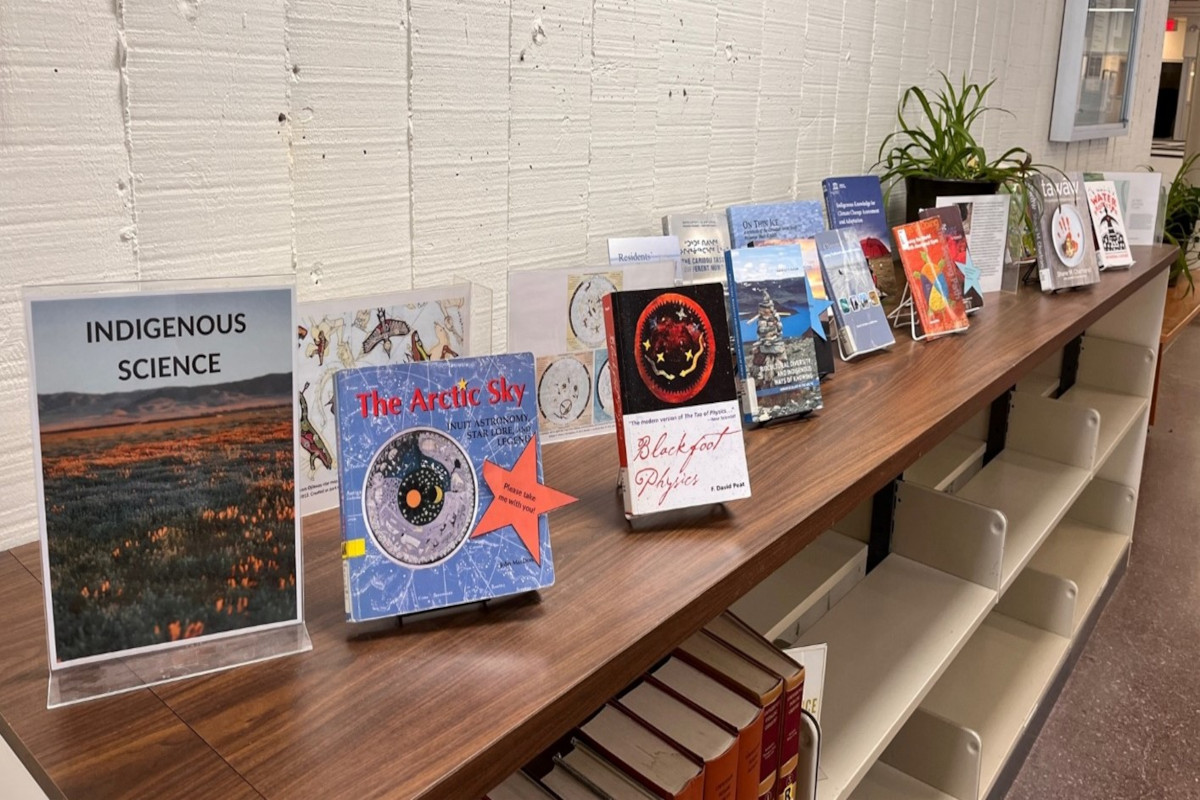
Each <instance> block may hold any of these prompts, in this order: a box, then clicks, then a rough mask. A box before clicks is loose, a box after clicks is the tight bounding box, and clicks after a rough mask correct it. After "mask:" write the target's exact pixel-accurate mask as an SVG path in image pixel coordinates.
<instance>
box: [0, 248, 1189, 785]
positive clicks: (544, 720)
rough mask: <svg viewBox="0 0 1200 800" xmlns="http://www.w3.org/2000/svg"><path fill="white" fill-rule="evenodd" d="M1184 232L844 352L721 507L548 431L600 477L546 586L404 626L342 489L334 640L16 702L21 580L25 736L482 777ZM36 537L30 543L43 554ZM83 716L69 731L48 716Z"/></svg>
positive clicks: (39, 648) (1079, 327) (26, 554)
mask: <svg viewBox="0 0 1200 800" xmlns="http://www.w3.org/2000/svg"><path fill="white" fill-rule="evenodd" d="M1173 252H1174V250H1173V248H1167V247H1154V248H1136V249H1135V253H1136V255H1137V257H1138V259H1139V263H1138V265H1137V266H1135V267H1134V268H1133V269H1131V270H1129V271H1124V272H1120V273H1113V274H1106V275H1105V276H1104V277H1103V279H1102V281H1101V283H1100V284H1098V285H1096V286H1094V287H1090V288H1089V289H1087V290H1085V291H1080V292H1072V293H1069V294H1065V295H1059V296H1048V295H1042V294H1040V293H1038V292H1035V291H1031V290H1028V289H1025V290H1022V291H1021V292H1019V293H1018V294H1015V295H1005V294H1001V295H998V296H997V297H996V298H995V302H994V303H989V307H988V310H987V311H986V312H985V313H984V314H983V315H980V316H978V317H975V318H973V319H972V322H971V331H970V332H969V334H968V335H965V336H954V337H947V338H944V339H939V340H937V341H933V342H928V343H914V342H912V341H911V340H908V339H907V338H903V336H902V338H901V340H900V341H899V342H898V343H897V345H896V346H895V347H894V348H893V349H892V351H891V352H888V353H880V354H876V355H873V356H872V357H871V358H868V359H863V360H862V361H861V362H857V363H854V364H850V365H845V366H842V367H841V368H840V369H839V371H838V373H837V374H836V375H835V376H834V377H833V379H832V380H831V381H829V382H828V384H827V387H826V389H825V392H824V393H825V402H826V407H825V410H824V411H822V412H820V413H819V414H817V415H815V416H814V417H813V418H812V419H809V420H806V421H802V422H798V423H795V424H789V425H779V426H772V427H770V428H767V429H764V430H754V431H749V432H748V433H747V435H746V445H747V458H748V461H749V465H750V478H751V485H752V488H753V491H754V497H753V498H750V499H748V500H741V501H737V502H734V503H730V504H728V506H727V508H726V510H725V512H724V514H723V515H721V516H714V517H712V518H710V519H708V520H706V521H705V522H704V524H698V522H697V520H696V519H695V518H694V517H693V518H683V517H681V518H680V519H679V521H677V522H671V523H664V524H662V525H661V526H660V527H659V528H658V529H657V530H652V531H641V532H637V533H632V532H630V530H629V528H628V526H627V525H626V523H625V521H624V519H623V517H622V514H621V509H620V504H619V502H618V501H617V499H616V497H615V495H614V492H613V487H612V482H613V479H614V478H615V475H616V467H617V459H616V452H615V451H616V447H615V444H614V442H613V439H612V437H600V438H594V439H585V440H580V441H574V442H566V443H562V444H558V445H553V446H550V447H547V448H545V460H544V473H545V475H546V478H547V481H548V483H549V484H550V485H552V486H554V487H556V488H558V489H560V490H562V491H565V492H568V493H570V494H573V495H575V496H577V497H579V498H580V501H579V502H578V503H576V504H575V505H572V506H570V507H568V508H565V509H562V510H560V511H556V512H554V513H552V514H551V515H550V525H551V531H552V537H553V544H554V558H555V564H556V571H557V575H558V582H557V584H556V585H555V586H553V587H551V588H550V589H548V590H546V591H545V592H543V593H542V595H541V596H540V598H524V599H518V600H515V601H511V602H504V603H494V604H491V605H490V606H489V607H488V608H487V609H482V610H469V611H464V612H462V613H459V614H456V615H453V616H447V617H443V618H441V619H437V620H429V621H425V622H417V623H415V624H409V625H406V626H405V627H403V628H397V627H396V625H395V623H391V624H388V623H387V622H383V621H381V622H378V623H371V624H364V625H358V626H354V625H350V624H348V623H346V622H345V621H344V615H343V610H342V576H341V563H340V560H339V544H340V542H339V535H338V521H337V515H336V513H325V514H322V515H316V516H315V517H312V518H309V519H306V520H305V534H304V557H305V558H304V560H305V605H306V620H307V624H308V627H309V632H310V634H311V636H312V640H313V651H312V652H311V653H306V654H303V655H299V656H294V657H289V658H286V659H280V660H276V661H272V662H269V663H264V664H258V665H251V666H248V667H244V668H239V669H236V670H231V671H229V672H225V673H221V674H216V675H210V676H205V677H200V678H196V679H191V680H187V681H182V682H180V683H177V684H171V685H166V686H161V687H156V688H155V689H151V690H141V691H138V692H133V693H130V694H128V695H125V696H123V697H121V698H115V699H114V700H112V701H104V703H102V704H86V705H84V706H79V707H72V708H64V709H58V710H56V711H54V712H46V711H45V710H44V709H43V710H42V711H41V712H40V713H34V710H32V709H28V713H16V712H14V710H13V709H14V703H15V702H16V701H14V700H12V698H17V697H25V698H29V697H33V698H44V696H45V672H44V670H43V669H41V668H40V665H43V664H45V658H46V656H45V638H44V631H43V626H42V616H41V594H40V593H38V592H32V591H28V590H25V591H18V592H16V596H15V597H13V598H12V599H11V601H10V602H8V603H5V604H0V630H4V631H5V640H4V642H2V643H0V651H2V652H3V653H5V654H8V653H14V652H20V653H22V654H23V657H24V658H25V659H27V661H28V663H33V664H37V665H39V667H38V668H36V669H23V670H15V671H9V672H0V722H2V724H3V725H4V726H5V728H6V730H5V735H6V738H8V739H9V740H10V741H16V742H18V743H20V742H31V743H35V744H36V746H33V745H31V746H30V747H29V748H28V750H27V751H25V750H22V749H21V748H15V749H18V750H21V752H26V755H27V757H28V759H29V760H30V761H32V762H36V763H35V764H33V767H34V771H35V772H39V773H41V774H45V775H46V776H48V780H49V781H51V782H53V783H54V784H55V785H57V786H60V787H71V786H73V785H75V784H73V783H72V781H73V777H72V776H73V775H76V774H77V772H78V771H79V770H80V769H81V768H82V767H81V765H86V764H97V763H103V764H104V765H105V769H106V770H107V769H111V770H112V771H114V772H120V773H121V774H123V775H125V776H126V777H125V778H124V779H125V780H126V781H128V782H129V783H130V785H136V782H137V781H138V780H142V779H149V778H147V774H149V775H156V774H157V773H156V767H157V768H158V769H161V770H166V771H168V772H169V771H170V769H168V767H169V765H168V764H166V763H165V762H164V763H157V762H156V761H155V758H154V756H153V755H152V754H153V753H154V752H155V751H154V750H152V749H148V748H152V747H153V746H154V742H153V741H152V739H151V738H150V737H149V734H147V735H146V736H136V735H135V736H134V737H133V738H132V739H129V737H128V736H126V739H127V741H124V742H123V743H122V744H121V745H119V746H118V745H116V744H114V743H112V742H109V740H108V738H107V737H106V734H105V732H106V731H107V730H109V728H110V725H109V723H110V721H111V719H112V718H113V717H114V716H119V717H120V718H121V719H123V720H124V722H125V725H124V728H123V730H124V731H126V732H128V731H131V730H133V731H137V730H141V729H142V728H143V727H145V725H144V723H146V722H147V721H148V720H150V718H151V714H150V711H149V710H148V709H149V708H150V707H153V708H157V709H160V710H161V709H167V710H168V712H169V713H170V714H171V716H172V718H173V719H174V720H175V722H174V723H173V724H175V725H177V726H178V727H179V728H180V730H181V731H182V732H186V733H188V735H190V736H194V737H196V738H197V739H198V740H200V741H203V742H204V744H205V746H206V747H207V748H209V750H208V751H207V752H208V753H209V755H208V756H206V758H208V759H210V760H211V761H213V762H215V763H216V764H218V765H220V766H219V767H216V766H214V767H211V768H202V767H197V768H196V769H195V770H193V771H190V772H189V773H188V774H189V782H190V784H191V785H192V786H208V785H210V783H209V780H208V779H209V778H212V780H213V781H214V783H213V784H212V785H216V784H215V781H216V779H217V777H218V776H220V775H222V774H225V773H224V772H223V770H231V771H230V772H228V774H230V775H234V776H240V777H238V780H239V781H242V780H244V781H245V782H246V783H248V784H250V785H252V786H253V787H254V790H255V791H257V792H259V793H260V794H262V795H263V796H266V797H293V796H324V797H332V796H343V795H346V796H375V795H384V794H388V795H392V796H397V797H412V798H431V797H461V798H469V797H477V796H480V795H482V794H483V793H485V792H486V791H488V790H489V789H490V788H491V787H492V786H494V785H496V784H497V783H499V782H500V780H502V779H503V778H504V777H505V776H506V775H507V774H509V773H510V772H511V771H512V770H513V769H515V768H517V767H519V766H520V765H522V764H523V763H525V762H526V761H527V760H528V759H529V758H531V757H532V756H533V755H535V754H536V753H537V752H539V751H540V750H541V749H543V748H544V747H546V746H547V745H549V744H550V743H551V742H553V741H554V740H555V739H557V738H558V737H560V736H561V735H562V734H563V733H565V732H566V731H567V730H569V729H570V728H571V727H572V726H573V725H576V724H577V723H578V722H580V721H581V720H582V719H583V718H584V717H585V716H586V715H587V714H588V713H590V712H591V711H592V710H594V709H595V708H596V707H597V706H598V705H599V704H600V703H601V702H603V700H604V699H605V698H607V697H610V696H611V695H612V694H614V693H615V692H616V691H618V690H620V689H621V688H623V687H624V686H625V685H626V684H628V683H629V682H630V681H631V680H633V679H634V678H636V677H637V676H638V675H639V674H640V673H641V672H643V671H644V670H645V669H646V668H647V667H649V666H650V665H651V664H653V663H654V662H655V661H656V660H657V659H659V658H661V657H662V656H663V655H665V654H666V653H668V652H669V651H670V650H671V648H673V647H674V646H675V645H676V644H677V643H678V642H680V641H682V640H683V639H684V638H685V637H687V636H688V635H690V634H691V633H693V632H694V631H696V630H697V629H699V627H700V626H701V625H703V624H704V623H705V622H707V621H708V620H709V619H711V618H712V617H713V616H715V615H716V614H718V613H719V612H720V611H722V610H723V609H724V608H726V607H727V606H729V605H730V604H731V603H732V602H733V601H734V600H736V599H737V598H738V597H740V596H741V595H743V594H744V593H745V592H746V591H748V590H749V589H750V588H751V587H752V586H754V585H755V584H757V583H758V582H759V581H761V580H762V579H763V578H765V577H767V576H768V575H769V574H770V573H772V572H773V571H775V570H776V569H778V568H779V567H780V566H781V565H783V564H784V563H786V562H787V561H788V560H789V559H791V558H792V557H793V556H795V555H796V554H797V553H798V552H800V550H801V549H802V548H803V547H804V546H805V545H807V544H808V543H810V542H811V541H812V540H814V539H815V538H816V537H817V536H818V535H819V534H820V533H821V532H823V531H824V530H826V529H828V528H829V527H830V526H831V525H832V524H833V523H834V522H835V521H836V520H838V519H840V518H841V517H843V516H844V515H845V514H847V513H848V512H849V511H850V510H851V509H852V508H854V507H855V506H856V505H857V504H859V503H860V502H862V501H864V500H866V499H867V498H869V497H870V496H871V495H872V494H873V493H874V492H875V491H877V490H878V489H880V488H881V487H883V486H884V485H885V484H886V483H887V482H888V481H890V480H891V479H892V478H894V477H895V476H896V475H898V474H900V473H901V472H902V471H903V470H904V469H905V468H906V467H908V466H909V465H910V464H911V463H912V462H913V461H915V460H916V458H917V456H918V455H919V454H921V453H924V452H928V451H929V450H930V449H931V448H932V447H933V446H934V445H935V444H937V443H938V442H939V441H941V440H942V439H943V438H944V437H945V436H947V435H949V434H950V433H952V432H953V431H955V430H957V429H958V428H959V427H960V426H962V425H963V424H964V423H966V422H967V421H968V420H969V419H970V418H971V417H972V416H973V415H974V414H976V413H977V412H979V411H981V410H983V409H984V408H986V407H987V405H988V404H989V403H990V402H991V400H992V399H993V398H994V397H996V396H998V395H999V394H1000V393H1001V392H1002V391H1004V390H1005V389H1007V388H1009V387H1010V386H1012V385H1013V384H1014V383H1015V382H1016V381H1018V380H1019V379H1020V378H1021V377H1022V376H1023V375H1024V374H1025V373H1026V372H1028V371H1029V370H1031V369H1032V368H1033V366H1034V365H1036V364H1038V363H1041V362H1042V361H1044V360H1045V359H1046V358H1048V357H1050V356H1051V355H1052V354H1053V353H1054V352H1055V351H1057V350H1059V349H1061V348H1062V347H1063V345H1064V344H1065V343H1066V342H1067V341H1069V340H1070V339H1072V338H1074V337H1075V336H1077V335H1078V334H1079V333H1080V332H1082V331H1083V330H1084V329H1086V328H1087V327H1088V326H1089V325H1091V324H1092V323H1094V322H1095V321H1096V320H1098V319H1099V318H1100V317H1102V316H1103V315H1104V314H1106V313H1107V312H1108V311H1110V310H1111V309H1112V308H1113V307H1115V306H1116V305H1118V304H1119V303H1120V302H1121V301H1123V300H1124V299H1125V298H1127V297H1129V296H1131V295H1132V294H1133V293H1134V292H1135V291H1137V290H1138V289H1139V288H1141V287H1142V286H1144V285H1146V284H1147V283H1149V282H1150V281H1151V280H1152V279H1153V278H1155V277H1156V276H1157V275H1159V274H1160V273H1161V271H1162V270H1163V268H1164V267H1165V265H1166V263H1167V262H1168V261H1169V259H1170V258H1171V256H1172V254H1173ZM35 552H36V547H32V546H30V547H26V548H22V553H21V555H19V556H18V557H19V558H21V559H22V561H25V562H26V563H34V562H35V561H36V557H35ZM26 574H28V573H26ZM3 580H5V578H4V577H3V576H0V581H3ZM27 583H28V581H27V580H26V581H24V582H23V583H22V584H21V585H25V584H27ZM13 585H14V586H16V584H13ZM0 588H8V587H7V586H0ZM859 590H861V586H860V587H859V589H858V590H856V591H859ZM852 594H853V593H852ZM847 599H849V598H847ZM845 602H846V601H845V600H843V602H842V604H839V606H838V608H841V606H842V605H844V604H845ZM832 671H833V670H832V668H831V672H832ZM4 698H9V700H8V701H5V700H4ZM828 707H832V703H831V704H830V706H828ZM22 708H24V707H23V706H22ZM97 708H102V709H103V710H104V712H105V713H103V714H101V713H98V712H97V711H95V710H94V709H97ZM480 720H486V724H480ZM68 728H69V729H71V730H72V731H74V733H73V734H72V737H69V738H67V739H64V740H63V746H57V745H56V740H53V739H51V740H50V741H47V740H46V738H45V737H44V732H45V731H47V730H55V731H60V730H63V729H68ZM147 730H149V728H147ZM364 732H369V733H364ZM398 742H402V743H403V753H404V768H403V769H361V768H359V767H358V766H356V765H360V764H363V763H367V764H387V763H392V762H393V761H394V759H395V755H396V753H397V747H398V745H397V743H398ZM137 753H142V754H144V755H143V756H138V755H136V754H137ZM173 758H174V756H168V755H160V757H159V760H160V761H162V760H172V763H173ZM195 763H197V764H200V763H201V762H199V761H197V762H195ZM163 794H169V792H163ZM229 794H231V795H232V794H235V792H230V793H229Z"/></svg>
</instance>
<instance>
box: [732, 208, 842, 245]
mask: <svg viewBox="0 0 1200 800" xmlns="http://www.w3.org/2000/svg"><path fill="white" fill-rule="evenodd" d="M725 213H726V214H727V215H728V217H729V241H730V244H731V245H732V246H733V247H735V248H737V247H767V246H770V245H778V244H796V241H797V240H798V239H811V238H812V237H814V236H816V235H817V234H818V233H819V232H820V231H823V230H825V219H824V217H822V215H821V204H820V203H818V202H817V201H816V200H798V201H796V202H791V203H755V204H752V205H740V206H730V207H729V208H728V209H727V210H726V212H725Z"/></svg>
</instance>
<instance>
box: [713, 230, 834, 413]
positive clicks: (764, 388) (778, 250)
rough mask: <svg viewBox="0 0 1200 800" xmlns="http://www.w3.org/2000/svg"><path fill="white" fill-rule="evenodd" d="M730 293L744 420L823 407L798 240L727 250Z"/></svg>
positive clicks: (816, 322)
mask: <svg viewBox="0 0 1200 800" xmlns="http://www.w3.org/2000/svg"><path fill="white" fill-rule="evenodd" d="M726 259H727V263H728V271H729V287H730V292H729V299H730V304H731V306H732V311H733V315H732V319H733V320H735V326H736V327H735V328H734V339H735V343H736V348H737V359H738V374H739V377H740V378H741V380H742V382H743V392H742V404H743V414H744V418H745V420H746V421H747V422H752V423H753V422H767V421H769V420H772V419H780V418H783V417H790V416H797V415H800V414H807V413H809V412H810V411H816V410H817V409H819V408H821V378H820V375H819V373H818V370H817V353H816V348H815V347H814V345H813V337H814V336H816V335H817V334H816V333H815V331H816V330H821V322H820V319H819V318H815V316H816V315H814V314H813V313H812V310H811V309H810V299H809V289H808V285H807V277H806V275H805V265H804V254H803V252H802V251H801V249H800V246H799V245H775V246H771V247H752V248H745V249H737V250H730V251H729V252H728V253H727V255H726Z"/></svg>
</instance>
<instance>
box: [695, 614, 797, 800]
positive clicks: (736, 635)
mask: <svg viewBox="0 0 1200 800" xmlns="http://www.w3.org/2000/svg"><path fill="white" fill-rule="evenodd" d="M704 630H706V631H708V633H710V634H712V635H713V636H715V637H717V638H718V639H720V640H721V641H723V642H725V643H726V644H728V645H729V646H730V647H733V648H734V649H735V650H737V651H738V652H739V653H741V654H742V655H744V656H745V657H746V658H748V659H750V660H751V661H753V662H754V663H756V664H758V665H759V666H761V667H763V668H764V669H767V670H770V671H771V672H773V673H774V674H776V675H778V676H780V677H781V678H783V704H782V712H781V714H780V717H781V722H780V725H779V775H778V778H777V779H776V783H775V796H776V797H794V796H795V794H796V790H795V786H796V780H797V777H796V770H797V768H798V767H799V765H800V724H801V723H800V709H801V708H803V707H804V667H803V666H801V665H800V664H797V663H796V662H795V661H794V660H792V659H791V658H789V657H788V656H787V655H785V654H784V653H783V651H781V650H780V649H779V648H777V647H776V646H775V645H773V644H771V643H770V642H768V641H767V640H766V639H764V638H763V637H762V635H760V634H759V633H758V631H756V630H754V629H753V628H751V627H750V626H749V625H747V624H746V623H744V622H742V621H741V620H740V619H738V618H737V617H735V616H734V615H733V614H731V613H729V612H728V611H726V612H725V613H724V614H722V615H721V616H719V617H717V618H716V619H714V620H712V621H711V622H709V623H708V624H707V625H705V626H704Z"/></svg>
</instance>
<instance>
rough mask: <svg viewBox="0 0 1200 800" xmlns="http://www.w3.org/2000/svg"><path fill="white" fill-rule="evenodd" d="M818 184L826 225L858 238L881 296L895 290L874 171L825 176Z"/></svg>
mask: <svg viewBox="0 0 1200 800" xmlns="http://www.w3.org/2000/svg"><path fill="white" fill-rule="evenodd" d="M821 187H822V189H823V190H824V192H825V210H826V212H827V213H828V214H829V227H830V228H832V229H834V230H846V231H849V232H850V234H851V236H852V237H853V238H854V239H856V240H857V241H858V243H859V246H860V247H861V248H862V251H863V256H865V257H866V259H867V264H868V265H869V266H870V269H871V275H872V277H873V278H874V281H875V285H876V287H877V288H878V290H879V291H880V292H882V293H883V294H884V295H885V296H886V295H893V294H899V293H900V284H899V282H898V281H897V280H896V263H895V258H894V256H893V254H892V231H891V229H890V228H889V227H888V223H887V216H886V214H885V213H884V205H883V188H882V187H881V186H880V184H879V178H877V177H876V176H874V175H853V176H847V177H841V178H826V179H825V180H823V181H821Z"/></svg>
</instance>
